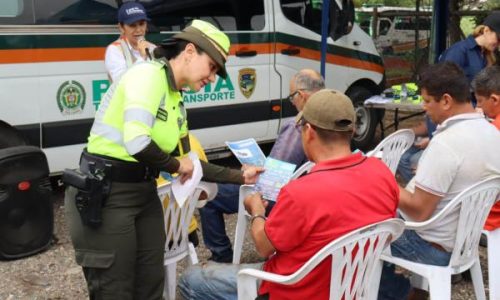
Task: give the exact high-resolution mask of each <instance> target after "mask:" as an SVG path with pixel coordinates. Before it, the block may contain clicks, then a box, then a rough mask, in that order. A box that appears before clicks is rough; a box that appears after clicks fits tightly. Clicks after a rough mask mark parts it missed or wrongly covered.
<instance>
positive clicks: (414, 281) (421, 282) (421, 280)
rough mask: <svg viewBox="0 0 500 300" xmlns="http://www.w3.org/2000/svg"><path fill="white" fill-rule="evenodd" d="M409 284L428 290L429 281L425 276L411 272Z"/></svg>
mask: <svg viewBox="0 0 500 300" xmlns="http://www.w3.org/2000/svg"><path fill="white" fill-rule="evenodd" d="M410 284H411V286H412V287H415V288H417V289H420V290H425V291H428V290H429V281H428V280H427V278H425V277H423V276H420V275H418V274H412V275H411V277H410Z"/></svg>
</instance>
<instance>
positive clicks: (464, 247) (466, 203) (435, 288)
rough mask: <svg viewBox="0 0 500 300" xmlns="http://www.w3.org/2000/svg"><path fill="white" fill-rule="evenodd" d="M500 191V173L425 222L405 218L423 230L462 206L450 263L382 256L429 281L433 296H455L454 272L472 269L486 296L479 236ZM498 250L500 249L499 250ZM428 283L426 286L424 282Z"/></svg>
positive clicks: (478, 296)
mask: <svg viewBox="0 0 500 300" xmlns="http://www.w3.org/2000/svg"><path fill="white" fill-rule="evenodd" d="M499 192H500V176H495V177H492V178H489V179H486V180H483V181H480V182H478V183H476V184H474V185H472V186H471V187H469V188H467V189H466V190H464V191H462V192H461V193H460V194H458V195H457V196H456V197H455V198H453V199H452V200H451V201H450V203H448V204H447V205H446V206H445V208H444V209H443V210H442V211H440V212H439V213H438V214H436V215H435V216H434V217H432V218H431V219H429V220H427V221H425V222H405V229H411V230H422V229H427V228H433V227H434V226H435V225H434V224H436V222H439V220H441V219H442V218H443V217H445V216H446V215H448V214H450V213H452V212H453V211H455V210H460V214H459V217H458V223H457V237H456V241H455V246H454V247H453V251H452V254H451V259H450V263H449V264H448V266H434V265H426V264H420V263H416V262H411V261H408V260H405V259H402V258H397V257H393V256H391V255H390V254H388V253H384V254H382V259H383V260H385V261H387V262H390V263H394V264H396V265H399V266H401V267H403V268H405V269H407V270H409V271H411V272H413V273H415V274H417V275H418V276H422V277H424V278H425V279H426V280H427V283H428V284H429V293H430V296H431V299H438V300H442V299H451V275H454V274H459V273H462V272H464V271H466V270H468V269H470V270H471V275H472V282H473V284H474V292H475V294H476V299H486V296H485V291H484V285H483V276H482V273H481V265H480V264H479V253H478V248H479V238H480V236H481V229H482V228H483V226H484V223H485V221H486V217H487V216H488V213H489V212H490V209H491V207H492V206H493V203H494V201H495V200H496V199H497V197H498V194H499ZM496 254H498V253H496ZM420 287H424V288H425V285H424V286H420Z"/></svg>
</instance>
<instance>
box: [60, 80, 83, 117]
mask: <svg viewBox="0 0 500 300" xmlns="http://www.w3.org/2000/svg"><path fill="white" fill-rule="evenodd" d="M57 106H58V107H59V110H60V111H61V113H62V114H63V115H73V114H78V113H81V112H82V111H83V108H84V107H85V89H84V88H83V86H82V85H81V84H80V83H79V82H78V81H74V80H69V81H66V82H64V83H63V84H61V86H60V87H59V89H58V90H57Z"/></svg>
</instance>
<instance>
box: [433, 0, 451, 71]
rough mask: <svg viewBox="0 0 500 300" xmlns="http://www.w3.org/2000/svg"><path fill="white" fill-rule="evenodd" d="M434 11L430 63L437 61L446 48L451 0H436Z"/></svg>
mask: <svg viewBox="0 0 500 300" xmlns="http://www.w3.org/2000/svg"><path fill="white" fill-rule="evenodd" d="M432 11H433V13H432V34H431V53H430V56H429V62H430V63H436V62H437V60H438V58H439V55H441V53H442V52H443V51H444V50H445V49H446V32H447V29H448V28H447V27H448V16H449V0H434V3H433V10H432Z"/></svg>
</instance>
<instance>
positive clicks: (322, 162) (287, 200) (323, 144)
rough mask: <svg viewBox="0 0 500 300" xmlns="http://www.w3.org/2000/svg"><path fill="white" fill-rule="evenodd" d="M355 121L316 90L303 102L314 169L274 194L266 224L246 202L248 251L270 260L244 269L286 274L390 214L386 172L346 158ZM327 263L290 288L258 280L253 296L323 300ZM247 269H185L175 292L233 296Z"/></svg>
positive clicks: (254, 202)
mask: <svg viewBox="0 0 500 300" xmlns="http://www.w3.org/2000/svg"><path fill="white" fill-rule="evenodd" d="M355 119H356V115H355V112H354V108H353V106H352V103H351V100H350V99H349V98H348V97H347V96H345V95H344V94H342V93H340V92H338V91H334V90H321V91H319V92H316V93H315V94H313V95H312V96H311V97H310V98H309V100H308V102H306V104H305V106H304V109H303V111H302V112H301V113H299V115H298V116H297V126H299V127H301V135H302V144H303V147H304V152H305V154H306V156H307V157H308V158H309V160H311V161H313V162H315V163H316V165H315V166H314V167H313V169H312V170H311V171H310V172H309V173H308V174H307V175H305V176H302V177H301V178H299V179H297V180H294V181H292V182H290V183H289V184H287V185H286V186H284V187H283V188H282V189H281V192H280V194H279V196H278V199H277V202H276V205H275V206H274V208H273V210H272V212H271V214H270V215H269V218H267V219H266V218H265V214H264V213H265V206H266V205H267V203H266V201H263V199H262V197H261V195H260V194H257V193H256V194H253V195H251V196H249V197H248V198H247V199H245V208H246V210H247V211H248V212H249V213H250V214H251V215H252V219H251V220H252V221H251V222H250V231H251V234H252V238H253V240H254V242H255V247H256V249H257V251H258V253H259V254H260V255H261V256H263V257H266V258H269V259H268V260H267V262H265V263H264V264H263V265H262V264H254V265H250V266H251V267H256V268H262V269H263V270H264V271H268V272H272V273H277V274H291V273H293V272H295V271H297V270H298V269H299V268H300V267H301V266H302V265H303V264H304V263H305V262H306V261H307V260H309V259H310V258H311V257H312V256H313V255H314V254H316V253H317V252H318V251H319V250H320V249H321V248H323V247H324V246H325V245H327V244H328V243H329V242H331V241H332V240H335V239H337V238H338V237H341V236H342V235H344V234H347V233H349V232H351V231H353V230H355V229H358V228H360V227H363V226H366V225H368V224H372V223H375V222H379V221H382V220H385V219H389V218H393V217H394V216H395V213H396V207H397V204H398V198H399V190H398V187H397V183H396V181H395V178H394V176H393V175H392V173H391V171H390V170H389V169H388V168H387V167H386V166H385V165H384V164H383V163H382V162H381V161H380V160H378V159H376V158H367V157H364V156H363V155H362V154H360V153H356V154H352V153H351V149H350V142H351V137H352V135H353V132H354V128H355V121H356V120H355ZM330 265H331V264H330V262H329V261H328V260H325V261H324V262H322V263H321V264H319V265H318V267H317V268H316V269H314V270H313V271H312V272H311V273H310V274H308V275H307V276H306V277H305V278H304V279H303V280H302V281H300V282H298V283H296V284H294V285H290V286H284V285H278V284H273V283H270V282H265V281H264V282H263V283H262V284H261V286H260V289H259V294H260V295H261V296H260V297H259V298H262V299H267V298H270V299H328V296H329V289H328V286H329V282H330V276H328V274H330ZM246 267H249V265H229V264H217V263H208V264H205V265H201V266H200V265H197V266H192V267H190V268H189V269H188V270H187V271H186V272H185V273H184V275H183V276H182V278H181V280H180V281H179V287H180V291H181V294H182V296H183V297H184V298H185V299H236V298H237V283H236V282H237V280H236V278H237V277H236V275H237V272H238V270H239V269H241V268H246ZM340 271H341V270H333V272H340Z"/></svg>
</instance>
